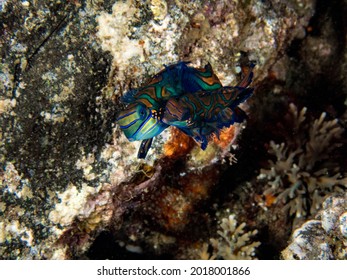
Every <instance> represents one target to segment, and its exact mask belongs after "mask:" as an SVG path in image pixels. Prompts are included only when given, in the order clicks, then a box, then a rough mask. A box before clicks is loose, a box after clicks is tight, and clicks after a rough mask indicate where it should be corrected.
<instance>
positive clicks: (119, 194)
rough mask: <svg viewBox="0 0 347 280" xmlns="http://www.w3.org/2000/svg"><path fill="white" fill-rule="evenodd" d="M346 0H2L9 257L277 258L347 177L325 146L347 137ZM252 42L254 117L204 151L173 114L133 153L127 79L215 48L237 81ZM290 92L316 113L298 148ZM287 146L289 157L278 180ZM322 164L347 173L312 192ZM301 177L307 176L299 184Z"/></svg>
mask: <svg viewBox="0 0 347 280" xmlns="http://www.w3.org/2000/svg"><path fill="white" fill-rule="evenodd" d="M341 3H342V1H333V2H332V3H330V4H326V3H325V4H324V3H323V1H317V3H316V1H314V0H295V1H292V0H288V1H282V2H280V1H275V0H271V1H255V0H251V1H222V0H218V1H204V0H201V1H186V0H181V1H180V0H176V1H165V0H160V1H159V0H148V1H139V0H127V1H114V0H107V1H89V0H87V1H40V0H39V1H34V2H32V1H24V2H23V1H19V0H18V1H2V2H1V3H0V26H1V28H0V35H1V36H0V42H1V49H0V53H1V57H2V60H1V62H0V93H1V95H0V162H1V166H0V182H1V184H0V256H1V257H0V258H3V259H79V258H90V259H95V258H104V259H106V258H134V259H136V258H205V259H220V258H225V259H234V258H237V259H249V258H253V259H255V258H260V259H262V258H263V259H264V258H272V259H273V258H280V252H281V251H282V250H283V249H284V248H285V247H286V246H287V245H288V244H287V242H288V240H289V237H290V232H291V231H292V227H294V229H295V228H296V227H299V226H300V225H301V223H302V222H304V220H305V219H310V218H312V215H314V214H315V212H314V211H319V209H320V208H321V201H322V199H323V197H324V196H325V195H331V194H335V192H336V188H337V187H339V190H340V189H341V190H342V192H344V191H345V185H346V183H345V181H344V179H343V178H345V173H346V170H345V168H344V166H346V164H344V163H345V162H344V159H342V158H339V157H336V158H332V157H328V156H327V155H326V154H324V151H323V150H324V149H327V150H329V152H340V151H344V150H345V149H346V143H345V141H344V137H345V131H344V129H343V127H344V126H345V124H346V123H347V117H346V116H347V114H346V113H345V112H346V103H345V100H346V82H345V81H344V80H343V79H342V77H343V75H342V74H341V73H345V72H344V69H346V65H347V64H346V59H345V57H346V56H345V52H346V50H345V49H343V47H341V44H340V43H339V40H341V38H344V37H343V34H341V33H339V32H337V31H336V30H339V28H337V27H338V25H339V24H340V25H341V18H342V16H341V12H340V11H341V10H342V9H340V5H342V4H341ZM324 5H327V6H326V7H327V9H325V6H324ZM332 17H335V18H334V20H332ZM323 19H324V20H323ZM325 19H329V20H325ZM244 53H246V54H247V56H248V57H249V59H251V60H254V61H256V64H257V66H256V68H255V74H254V82H253V84H252V87H256V90H255V94H254V96H253V97H252V98H250V99H249V101H247V103H246V104H244V105H243V109H244V110H246V111H247V113H248V115H249V119H248V120H247V122H245V123H243V124H240V125H235V126H232V127H230V128H228V129H225V130H224V131H223V132H222V133H221V135H220V138H219V139H216V138H215V139H212V140H211V141H210V143H209V145H208V148H207V150H206V151H202V150H201V149H200V147H199V146H198V145H197V144H196V143H195V142H194V141H193V140H192V139H191V138H189V137H187V136H186V135H184V134H183V133H182V132H180V131H179V130H178V129H174V128H169V129H167V130H166V131H165V132H164V133H162V134H161V135H159V136H158V137H156V139H155V140H154V142H153V147H152V149H151V150H150V151H149V154H148V157H147V159H146V160H139V159H137V157H136V155H137V150H138V147H139V142H129V141H128V140H127V139H126V137H125V136H124V135H123V134H122V132H121V131H120V129H119V128H118V126H117V124H115V123H114V120H115V117H116V115H117V112H118V111H119V110H120V109H121V108H122V106H123V105H122V104H121V103H120V101H119V99H120V97H121V95H122V94H124V93H125V92H126V91H127V90H128V89H129V88H134V87H137V86H139V85H141V84H142V83H143V82H145V81H146V80H147V79H148V78H149V77H151V76H152V75H153V74H155V73H157V72H158V71H160V70H161V69H162V68H163V65H167V64H171V63H174V62H177V61H180V60H185V61H191V63H192V65H193V66H204V65H205V64H206V63H207V62H210V63H211V65H212V67H213V69H214V70H215V72H216V74H217V76H218V77H219V78H220V80H221V82H222V84H223V85H225V86H226V85H231V86H232V85H234V84H236V83H237V81H238V79H239V67H238V66H239V65H238V62H239V59H240V57H241V54H244ZM318 57H319V58H320V59H317V58H318ZM343 58H344V59H343ZM333 66H334V67H333ZM326 69H330V70H326ZM324 71H327V72H324ZM329 71H330V72H331V73H330V72H329ZM324 75H326V77H325V76H324ZM317 77H318V78H317ZM323 82H325V83H326V84H324V83H323ZM322 83H323V86H324V87H323V88H322V91H320V89H319V88H317V87H316V86H315V85H320V84H322ZM326 93H329V94H326ZM290 103H294V104H296V106H297V108H300V109H301V108H303V107H307V114H309V115H310V117H311V118H310V119H311V120H317V122H318V123H317V126H316V128H317V129H318V131H319V133H316V134H314V133H313V134H312V135H311V136H310V135H307V134H306V132H309V131H310V130H314V129H315V128H314V127H315V126H314V122H313V121H312V122H307V123H305V127H303V128H302V131H303V132H302V135H301V136H300V137H302V138H301V139H300V141H301V142H300V143H301V144H304V145H306V146H307V147H306V150H305V151H300V153H299V148H300V147H296V146H295V145H294V146H293V145H292V146H290V145H291V144H290V142H285V141H286V139H287V138H286V137H285V136H286V135H285V133H284V131H286V130H287V133H288V134H291V133H293V131H294V129H293V128H294V127H291V126H290V125H289V126H287V127H284V128H283V127H279V126H278V123H280V122H281V120H282V119H283V112H288V111H290V108H292V107H290V106H289V104H290ZM291 106H294V105H291ZM300 109H297V113H299V114H300ZM294 111H295V110H294ZM323 112H326V113H325V114H324V115H322V113H323ZM320 116H321V117H320ZM335 119H336V121H334V120H335ZM325 124H331V126H330V127H329V128H327V129H326V130H325V131H320V130H321V129H323V128H324V127H325ZM326 132H327V133H328V134H330V133H329V132H331V133H332V132H334V133H332V135H333V136H334V137H330V138H329V139H328V140H329V141H328V142H329V143H326V145H323V148H324V149H323V150H322V151H320V154H319V153H318V155H322V154H324V156H320V157H315V158H313V157H312V158H310V157H311V156H312V154H313V153H311V151H312V147H311V146H312V145H311V144H312V143H313V139H312V137H316V136H317V135H318V136H322V137H323V135H324V133H326ZM335 136H336V137H335ZM293 137H294V138H295V137H296V135H294V136H293ZM310 137H311V138H310ZM322 140H324V141H325V140H327V139H325V138H324V137H323V138H322ZM336 140H338V141H336ZM271 141H274V142H273V143H278V144H279V145H277V146H276V145H275V144H273V145H272V150H273V151H274V152H276V151H277V154H278V155H279V156H280V158H275V159H274V158H273V157H272V156H271V147H270V148H269V146H268V143H271ZM282 142H285V144H284V146H283V147H282V146H280V143H282ZM300 143H298V144H300ZM323 143H325V142H323ZM308 146H310V147H308ZM281 147H282V148H281ZM293 147H294V149H292V148H293ZM313 148H314V145H313ZM310 149H311V150H310ZM267 150H268V151H270V154H269V153H267ZM291 152H292V153H294V154H293V156H291ZM301 158H304V160H305V161H304V162H303V160H301ZM282 159H283V162H286V163H288V162H289V164H290V165H291V169H290V170H291V171H292V172H289V173H286V174H285V175H283V176H282V175H281V176H280V177H281V179H283V180H284V181H283V182H282V184H280V185H275V187H274V188H272V187H270V186H272V185H274V184H275V183H277V182H278V181H276V180H277V177H276V176H277V175H276V174H275V175H273V174H274V173H273V172H274V171H277V172H280V171H281V170H282V169H281V168H282V167H283V166H282V163H281V162H282ZM290 159H291V160H292V161H290ZM269 160H273V162H270V161H269ZM274 160H275V161H274ZM276 160H277V161H276ZM311 161H312V162H313V163H314V164H313V165H314V166H315V167H316V168H318V169H317V170H318V171H317V170H316V169H314V168H310V169H308V165H307V164H308V163H310V162H311ZM305 162H306V165H305ZM269 163H270V165H269ZM301 163H302V164H303V166H301V165H300V164H301ZM315 164H316V165H315ZM297 167H300V168H301V169H300V170H299V171H297ZM276 168H277V169H276ZM322 170H323V171H322ZM261 172H263V173H264V176H263V178H260V177H261V176H260V175H259V174H260V173H261ZM310 172H311V173H310ZM317 172H318V173H317ZM277 174H279V173H277ZM265 175H266V176H267V177H266V176H265ZM272 175H273V176H272ZM259 176H260V177H259ZM293 176H299V177H297V178H293ZM265 177H266V178H267V181H266V182H265V184H264V182H263V181H262V182H260V181H259V180H260V179H264V178H265ZM322 178H323V179H324V180H325V181H324V180H323V181H324V182H326V180H328V179H329V178H330V179H332V180H335V181H338V183H335V184H334V185H331V186H330V185H329V186H328V187H326V188H325V187H324V188H323V189H321V188H318V189H317V190H316V189H314V186H313V185H312V186H311V185H310V188H309V189H308V190H307V191H306V192H305V193H303V191H304V190H306V189H305V188H307V182H312V180H313V179H316V181H315V183H317V185H318V186H320V185H322V184H323V185H324V182H322ZM327 178H328V179H327ZM294 179H298V180H300V182H302V183H303V184H302V186H301V189H298V188H297V189H295V191H292V189H290V188H291V187H292V185H290V186H291V187H290V188H288V189H287V186H288V184H287V183H288V182H295V181H293V180H294ZM308 180H309V181H308ZM312 184H313V183H312ZM335 187H336V188H335ZM312 188H313V189H314V190H312ZM288 192H289V195H288V196H287V195H286V198H287V197H289V198H290V201H299V199H298V197H297V195H299V196H300V195H303V194H305V195H308V197H305V199H307V200H305V201H304V202H303V200H300V201H301V202H302V203H304V208H302V209H303V210H305V211H302V209H301V210H300V209H299V208H297V207H294V208H293V209H291V210H292V211H289V213H288V211H283V209H282V208H283V207H284V206H285V202H286V201H284V202H283V201H282V200H281V199H280V198H281V197H280V198H278V195H279V196H280V195H281V194H283V193H286V194H287V193H288ZM317 192H318V193H317ZM311 194H312V195H313V196H312V197H311ZM316 194H317V195H316ZM282 196H283V195H282ZM317 197H318V198H319V199H316V198H317ZM276 199H277V200H276ZM313 202H314V203H313ZM288 205H289V207H291V205H292V204H291V203H289V204H288ZM323 205H326V204H323ZM324 207H325V206H324ZM309 209H314V211H313V210H312V211H311V210H309ZM216 213H217V214H216ZM218 213H228V214H227V215H221V214H219V215H218ZM297 213H300V215H301V216H302V217H301V220H300V221H297V222H296V223H295V224H293V220H294V217H293V216H292V215H291V214H297ZM319 219H320V218H317V220H319ZM322 219H323V218H322ZM342 221H344V220H343V219H342ZM308 223H309V222H308ZM304 225H305V224H304ZM303 227H304V226H303ZM233 234H234V235H233ZM314 237H315V233H313V235H312V238H314ZM327 238H328V237H327ZM341 240H342V239H341ZM293 242H294V241H293ZM327 244H328V243H327ZM329 244H330V243H329ZM339 244H340V243H339ZM341 244H342V243H341ZM290 246H291V245H289V247H290ZM329 246H330V245H329ZM186 248H188V250H185V249H186ZM290 248H291V247H290ZM327 248H328V247H327ZM332 254H333V255H334V252H333V253H332ZM334 256H336V255H334ZM338 256H339V257H336V258H345V255H343V254H339V255H338ZM310 257H312V258H315V256H314V255H312V254H307V256H306V257H305V258H310Z"/></svg>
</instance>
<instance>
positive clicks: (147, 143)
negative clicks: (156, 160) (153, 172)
mask: <svg viewBox="0 0 347 280" xmlns="http://www.w3.org/2000/svg"><path fill="white" fill-rule="evenodd" d="M152 142H153V138H149V139H146V140H142V142H141V145H140V148H139V151H138V153H137V158H146V156H147V153H148V151H149V149H150V148H151V145H152Z"/></svg>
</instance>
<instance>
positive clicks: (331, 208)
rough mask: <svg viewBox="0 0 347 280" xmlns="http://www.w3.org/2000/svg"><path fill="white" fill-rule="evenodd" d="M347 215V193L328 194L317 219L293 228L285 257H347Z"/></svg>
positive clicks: (315, 258) (339, 258) (306, 258)
mask: <svg viewBox="0 0 347 280" xmlns="http://www.w3.org/2000/svg"><path fill="white" fill-rule="evenodd" d="M346 219H347V195H346V193H344V194H343V195H333V196H330V197H328V198H327V199H326V200H325V201H324V203H323V206H322V210H321V211H319V212H318V214H317V215H316V216H315V219H313V220H308V221H307V222H305V223H304V224H303V225H302V226H301V227H300V228H298V229H296V230H295V231H294V232H293V234H292V238H291V243H290V244H289V245H288V247H287V248H286V249H285V250H283V251H282V257H283V258H284V259H288V260H331V259H338V260H346V259H347V232H346V227H347V224H346Z"/></svg>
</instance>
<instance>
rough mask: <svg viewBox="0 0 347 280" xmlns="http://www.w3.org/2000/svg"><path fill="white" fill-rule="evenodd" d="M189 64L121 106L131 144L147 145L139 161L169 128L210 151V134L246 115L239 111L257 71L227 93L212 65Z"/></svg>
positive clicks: (163, 76) (161, 74) (181, 64)
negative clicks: (135, 142) (208, 146)
mask: <svg viewBox="0 0 347 280" xmlns="http://www.w3.org/2000/svg"><path fill="white" fill-rule="evenodd" d="M187 64H188V63H187V62H179V63H177V64H173V65H170V66H166V67H165V69H164V70H162V71H160V72H159V73H158V74H156V75H155V76H154V77H153V78H152V79H150V80H149V82H147V83H146V84H145V85H144V86H142V87H141V88H138V89H133V90H131V91H129V92H127V93H126V94H125V95H124V96H123V98H122V102H123V103H124V104H126V105H127V107H126V109H125V110H124V111H122V112H120V114H119V115H118V118H117V122H118V124H119V125H120V128H121V129H122V130H123V132H124V134H125V136H126V137H127V138H128V139H129V140H130V141H136V140H142V142H141V146H140V150H139V152H138V158H145V157H146V155H147V152H148V150H149V148H150V146H151V144H152V140H153V137H155V136H156V135H158V134H160V133H161V132H162V131H163V130H164V129H166V128H167V127H169V126H176V127H177V128H179V129H180V130H181V131H183V132H184V133H186V134H187V135H189V136H191V137H193V138H194V139H195V140H196V141H197V142H199V143H201V148H202V149H205V148H206V147H207V144H208V138H209V136H210V135H211V134H213V133H214V134H216V135H217V136H218V133H219V130H220V129H222V128H223V127H228V126H230V125H231V124H233V123H234V122H242V121H243V120H244V118H245V113H244V112H243V111H242V110H241V109H240V108H238V107H237V106H238V105H239V104H240V103H241V102H243V101H244V100H246V99H247V98H248V97H249V96H250V95H251V93H252V91H253V89H252V88H248V86H249V84H250V83H251V81H252V77H253V72H252V69H253V67H254V65H253V64H252V65H251V66H250V67H248V68H247V69H248V71H246V75H245V77H244V78H243V79H242V81H241V82H240V83H239V84H238V85H237V86H236V87H223V86H222V84H221V82H220V81H219V79H218V77H217V76H216V75H215V74H214V72H213V70H212V67H211V65H210V64H207V65H206V66H205V67H204V68H193V67H189V66H188V65H187Z"/></svg>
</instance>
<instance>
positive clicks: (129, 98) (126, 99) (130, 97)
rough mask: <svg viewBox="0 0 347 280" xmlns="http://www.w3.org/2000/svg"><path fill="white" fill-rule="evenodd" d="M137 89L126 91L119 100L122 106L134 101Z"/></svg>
mask: <svg viewBox="0 0 347 280" xmlns="http://www.w3.org/2000/svg"><path fill="white" fill-rule="evenodd" d="M137 92H138V90H137V89H131V90H128V91H127V92H126V93H125V94H124V95H123V96H122V97H121V99H120V101H121V102H122V103H124V104H130V103H132V102H134V101H135V100H136V98H135V95H136V94H137Z"/></svg>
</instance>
